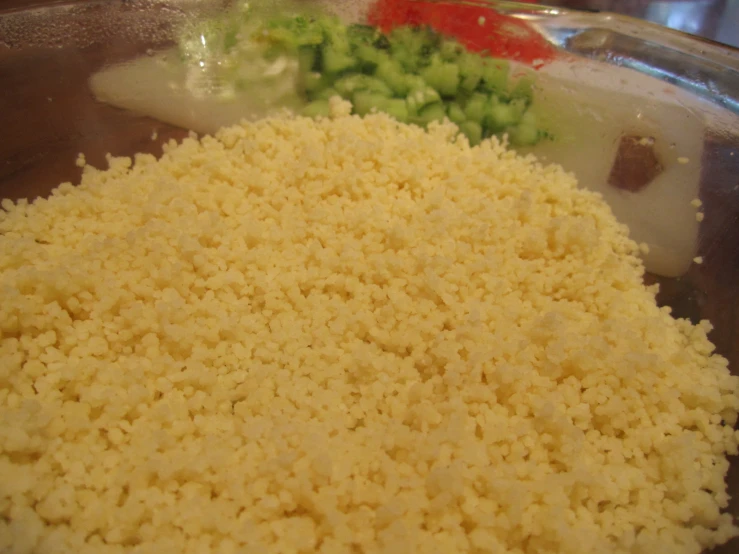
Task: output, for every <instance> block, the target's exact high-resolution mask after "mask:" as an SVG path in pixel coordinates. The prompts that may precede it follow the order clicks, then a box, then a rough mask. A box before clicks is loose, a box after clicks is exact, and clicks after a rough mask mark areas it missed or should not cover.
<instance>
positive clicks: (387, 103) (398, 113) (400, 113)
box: [379, 98, 408, 123]
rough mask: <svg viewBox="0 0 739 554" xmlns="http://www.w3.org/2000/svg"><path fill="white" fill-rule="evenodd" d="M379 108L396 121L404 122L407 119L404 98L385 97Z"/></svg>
mask: <svg viewBox="0 0 739 554" xmlns="http://www.w3.org/2000/svg"><path fill="white" fill-rule="evenodd" d="M379 109H380V110H382V111H383V112H386V113H387V114H388V115H390V116H392V117H394V118H395V119H397V120H398V121H401V122H404V123H405V122H407V121H408V106H407V105H406V102H405V100H402V99H400V98H386V99H385V100H384V101H383V102H382V103H381V104H380V108H379Z"/></svg>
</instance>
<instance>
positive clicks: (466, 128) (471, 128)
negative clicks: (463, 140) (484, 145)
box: [459, 121, 482, 146]
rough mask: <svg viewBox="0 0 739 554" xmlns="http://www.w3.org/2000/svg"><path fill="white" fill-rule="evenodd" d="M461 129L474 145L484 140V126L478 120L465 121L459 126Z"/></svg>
mask: <svg viewBox="0 0 739 554" xmlns="http://www.w3.org/2000/svg"><path fill="white" fill-rule="evenodd" d="M459 130H460V131H461V132H462V133H464V135H465V136H466V137H467V140H469V141H470V145H472V146H475V145H476V144H480V141H482V127H481V126H480V124H479V123H477V122H476V121H465V122H464V123H462V124H461V125H460V126H459Z"/></svg>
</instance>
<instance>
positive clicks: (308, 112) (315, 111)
mask: <svg viewBox="0 0 739 554" xmlns="http://www.w3.org/2000/svg"><path fill="white" fill-rule="evenodd" d="M330 112H331V110H330V109H329V105H328V100H314V101H313V102H310V103H309V104H306V105H305V106H303V109H302V114H303V115H305V116H308V117H318V116H323V117H328V116H329V114H330Z"/></svg>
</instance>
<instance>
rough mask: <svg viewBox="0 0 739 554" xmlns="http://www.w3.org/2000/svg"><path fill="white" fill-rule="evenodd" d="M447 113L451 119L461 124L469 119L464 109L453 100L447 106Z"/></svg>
mask: <svg viewBox="0 0 739 554" xmlns="http://www.w3.org/2000/svg"><path fill="white" fill-rule="evenodd" d="M446 113H447V117H449V121H451V122H453V123H456V124H457V125H460V124H461V123H463V122H464V121H466V120H467V116H466V115H465V114H464V111H463V110H462V108H461V107H460V105H459V104H457V103H456V102H451V103H450V104H449V105H448V106H447V109H446Z"/></svg>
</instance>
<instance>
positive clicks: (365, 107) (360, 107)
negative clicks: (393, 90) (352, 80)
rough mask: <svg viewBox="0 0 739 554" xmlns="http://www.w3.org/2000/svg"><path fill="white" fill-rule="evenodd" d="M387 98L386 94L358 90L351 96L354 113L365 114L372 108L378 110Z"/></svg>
mask: <svg viewBox="0 0 739 554" xmlns="http://www.w3.org/2000/svg"><path fill="white" fill-rule="evenodd" d="M387 99H388V98H387V96H383V95H382V94H377V93H376V92H370V91H367V90H358V91H357V92H355V93H354V95H353V96H352V104H353V106H354V113H356V114H358V115H367V114H368V113H370V112H371V111H372V109H373V108H375V109H377V110H380V109H381V107H382V106H383V105H384V102H385V101H386V100H387Z"/></svg>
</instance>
